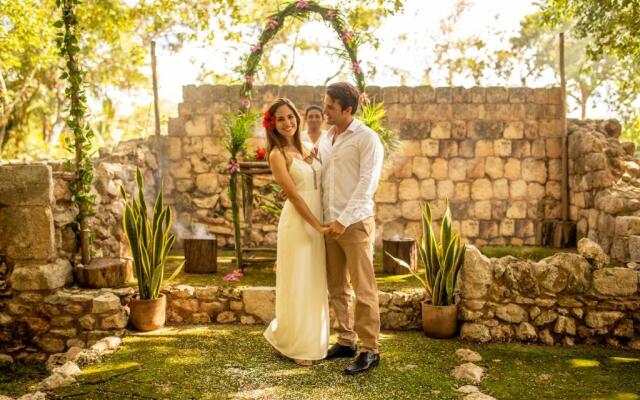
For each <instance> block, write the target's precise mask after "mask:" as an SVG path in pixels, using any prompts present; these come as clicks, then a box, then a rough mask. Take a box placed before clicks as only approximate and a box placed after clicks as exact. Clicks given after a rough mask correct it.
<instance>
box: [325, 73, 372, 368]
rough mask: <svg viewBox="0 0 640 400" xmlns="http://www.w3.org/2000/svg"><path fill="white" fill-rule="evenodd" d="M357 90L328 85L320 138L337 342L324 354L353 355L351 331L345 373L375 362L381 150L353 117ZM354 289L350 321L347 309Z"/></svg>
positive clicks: (330, 292)
mask: <svg viewBox="0 0 640 400" xmlns="http://www.w3.org/2000/svg"><path fill="white" fill-rule="evenodd" d="M358 99H359V93H358V91H357V90H356V88H355V87H353V86H352V85H351V84H349V83H346V82H340V83H334V84H332V85H330V86H329V87H328V88H327V91H326V94H325V97H324V114H325V115H326V117H327V123H328V124H329V125H333V127H332V128H331V129H330V130H329V132H328V133H327V134H326V135H324V136H323V137H322V139H321V140H320V144H319V156H320V159H321V160H322V187H323V195H322V206H323V212H324V222H325V223H326V224H328V225H329V227H330V232H329V233H327V234H326V235H325V243H326V252H327V282H328V288H329V302H330V304H331V306H332V307H333V310H334V311H335V315H336V321H337V327H336V329H335V330H336V332H337V334H338V343H336V344H334V345H333V346H332V347H331V348H330V349H329V351H328V354H327V358H328V359H332V358H338V357H349V358H351V357H355V355H356V350H357V348H356V334H357V337H358V339H359V343H360V354H359V355H358V357H357V358H356V359H355V361H353V362H352V363H351V364H349V365H348V366H347V368H346V369H345V371H344V372H345V373H346V374H349V375H354V374H358V373H361V372H365V371H368V370H369V369H371V368H373V367H375V366H376V365H378V363H379V362H380V355H379V354H378V337H379V335H380V311H379V309H378V288H377V285H376V279H375V274H374V271H373V244H374V240H375V220H374V218H373V209H374V202H373V196H374V194H375V192H376V188H377V186H378V181H379V180H380V173H381V170H382V161H383V156H384V150H383V148H382V143H381V142H380V139H379V138H378V135H377V134H376V132H374V131H372V130H371V129H369V128H368V127H366V126H365V125H364V124H363V123H362V122H360V121H358V120H356V119H354V117H353V116H354V114H355V113H356V111H357V109H358ZM349 281H351V285H352V286H353V289H354V290H355V294H356V305H355V321H354V317H353V316H352V315H351V313H349V303H350V301H351V294H350V289H349Z"/></svg>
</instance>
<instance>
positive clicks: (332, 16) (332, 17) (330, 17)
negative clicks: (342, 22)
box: [324, 10, 336, 21]
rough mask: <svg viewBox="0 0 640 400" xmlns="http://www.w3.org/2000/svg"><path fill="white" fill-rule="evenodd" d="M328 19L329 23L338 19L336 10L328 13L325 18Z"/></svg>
mask: <svg viewBox="0 0 640 400" xmlns="http://www.w3.org/2000/svg"><path fill="white" fill-rule="evenodd" d="M324 17H325V18H326V19H328V20H329V21H331V20H333V19H334V18H335V17H336V10H329V11H327V14H325V16H324Z"/></svg>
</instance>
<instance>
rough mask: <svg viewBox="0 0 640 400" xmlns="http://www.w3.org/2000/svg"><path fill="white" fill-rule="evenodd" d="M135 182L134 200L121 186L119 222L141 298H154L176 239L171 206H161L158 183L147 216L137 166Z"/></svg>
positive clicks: (160, 285) (142, 185) (176, 271)
mask: <svg viewBox="0 0 640 400" xmlns="http://www.w3.org/2000/svg"><path fill="white" fill-rule="evenodd" d="M136 183H137V185H138V196H137V200H136V198H135V197H134V196H133V195H132V196H131V198H129V197H128V196H127V193H126V192H125V190H124V188H123V187H122V186H121V187H120V192H121V194H122V198H123V199H124V203H125V204H124V206H125V207H124V214H123V216H122V226H123V229H124V232H125V234H126V236H127V239H128V241H129V245H130V246H131V254H132V256H133V270H134V273H135V276H136V279H137V280H138V290H139V295H140V299H142V300H149V299H157V298H158V297H159V296H160V289H161V287H162V283H163V281H164V267H165V263H166V261H167V257H168V255H169V252H170V251H171V248H172V247H173V244H174V243H175V240H176V238H175V236H174V235H173V234H172V233H169V231H170V229H171V225H172V223H173V217H172V213H171V209H170V208H169V207H165V206H164V202H163V194H162V185H161V186H160V191H159V192H158V196H157V197H156V201H155V203H154V205H153V210H152V213H151V218H149V216H148V208H147V203H146V200H145V197H144V182H143V179H142V174H141V173H140V170H139V169H136ZM181 269H182V268H181V266H180V267H178V268H177V269H176V270H175V271H174V272H173V274H172V276H171V277H170V278H169V280H171V279H173V277H175V276H176V275H177V274H178V273H179V272H180V271H181Z"/></svg>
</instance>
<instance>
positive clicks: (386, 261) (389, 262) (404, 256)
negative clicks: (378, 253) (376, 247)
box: [382, 239, 418, 274]
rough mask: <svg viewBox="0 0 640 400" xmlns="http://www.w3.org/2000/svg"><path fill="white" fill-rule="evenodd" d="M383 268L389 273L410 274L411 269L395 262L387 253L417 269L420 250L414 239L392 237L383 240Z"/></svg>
mask: <svg viewBox="0 0 640 400" xmlns="http://www.w3.org/2000/svg"><path fill="white" fill-rule="evenodd" d="M382 252H383V253H382V254H383V257H382V269H383V270H384V272H386V273H388V274H408V273H409V271H408V270H407V269H406V268H404V267H402V266H401V265H400V264H398V263H397V262H395V261H394V260H393V259H392V258H391V257H389V256H388V255H387V253H389V254H391V255H392V256H394V257H396V258H399V259H401V260H403V261H405V262H406V263H407V264H409V265H411V268H413V269H414V270H415V268H416V267H417V265H418V251H417V248H416V241H415V240H413V239H390V240H383V241H382Z"/></svg>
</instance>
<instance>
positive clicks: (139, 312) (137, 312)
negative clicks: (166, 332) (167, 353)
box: [129, 294, 167, 332]
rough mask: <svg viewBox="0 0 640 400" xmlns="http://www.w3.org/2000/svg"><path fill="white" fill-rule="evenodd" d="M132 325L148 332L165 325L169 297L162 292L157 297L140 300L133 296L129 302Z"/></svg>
mask: <svg viewBox="0 0 640 400" xmlns="http://www.w3.org/2000/svg"><path fill="white" fill-rule="evenodd" d="M129 308H130V309H131V314H130V317H129V318H130V319H131V325H133V327H134V328H136V329H137V330H139V331H142V332H147V331H152V330H154V329H158V328H162V327H163V326H164V322H165V317H166V309H167V297H166V296H165V295H164V294H160V297H158V298H157V299H151V300H140V299H136V298H133V299H131V302H130V303H129Z"/></svg>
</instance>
